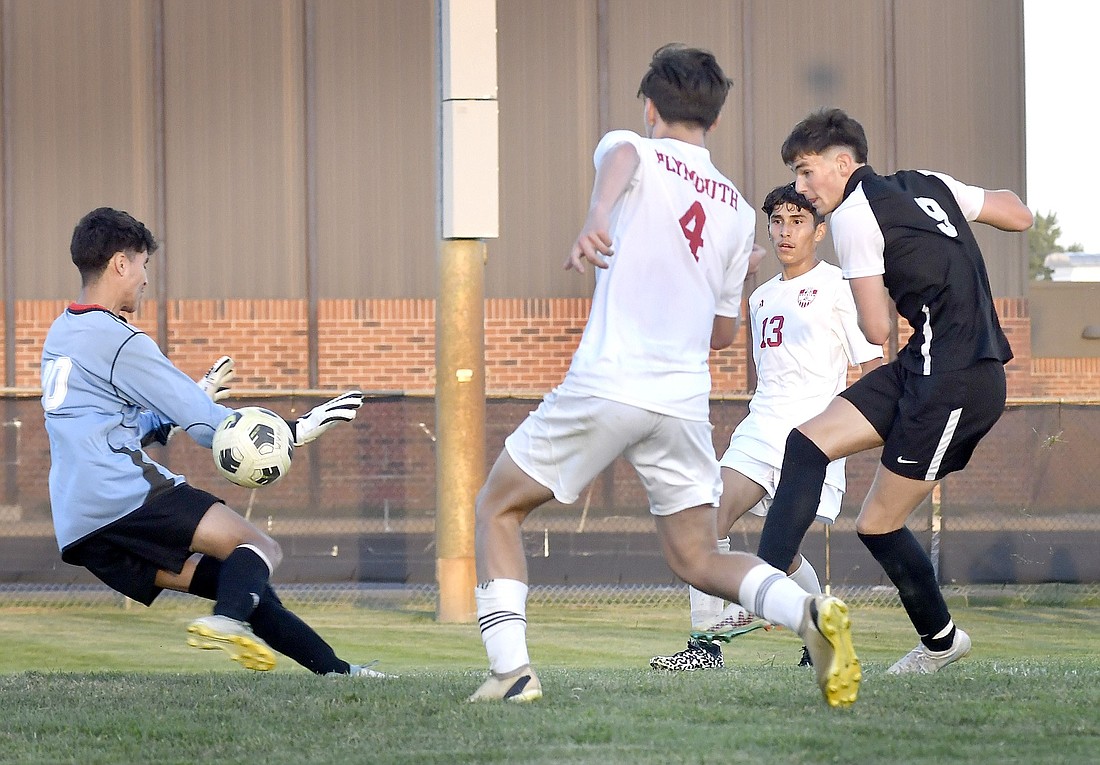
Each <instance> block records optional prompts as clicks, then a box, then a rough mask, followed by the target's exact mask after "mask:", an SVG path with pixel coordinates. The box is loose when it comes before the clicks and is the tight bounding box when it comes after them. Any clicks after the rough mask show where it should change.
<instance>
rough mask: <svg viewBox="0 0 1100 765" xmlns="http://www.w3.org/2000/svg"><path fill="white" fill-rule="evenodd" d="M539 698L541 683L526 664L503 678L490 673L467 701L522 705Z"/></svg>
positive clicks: (540, 696) (540, 695)
mask: <svg viewBox="0 0 1100 765" xmlns="http://www.w3.org/2000/svg"><path fill="white" fill-rule="evenodd" d="M541 698H542V683H540V682H539V678H538V676H537V675H536V674H535V670H533V669H531V665H530V664H528V665H526V666H523V667H520V668H519V669H517V670H516V671H515V672H510V673H508V675H506V676H504V677H501V676H499V675H496V674H492V673H490V674H489V677H488V678H486V680H485V682H484V683H482V684H481V687H480V688H478V689H477V690H476V691H474V693H473V695H472V696H470V698H468V699H467V701H510V702H512V703H513V704H524V703H527V702H529V701H537V700H538V699H541Z"/></svg>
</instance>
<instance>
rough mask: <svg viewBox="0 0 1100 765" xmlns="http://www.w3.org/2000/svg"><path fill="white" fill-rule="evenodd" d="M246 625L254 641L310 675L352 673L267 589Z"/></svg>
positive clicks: (348, 667) (326, 645)
mask: <svg viewBox="0 0 1100 765" xmlns="http://www.w3.org/2000/svg"><path fill="white" fill-rule="evenodd" d="M249 622H250V623H251V624H252V630H253V632H255V633H256V636H257V637H259V638H261V639H262V640H264V641H265V642H266V643H267V644H268V645H269V646H271V647H272V648H274V649H275V650H276V651H278V652H279V653H281V654H284V655H286V656H289V657H290V658H291V659H294V661H296V662H298V663H299V664H301V665H302V666H303V667H305V668H306V669H308V670H309V671H310V672H315V673H316V674H318V675H326V674H328V673H329V672H336V673H338V674H341V675H346V674H347V673H348V671H349V670H350V669H351V666H350V665H349V664H348V663H347V662H346V661H344V660H343V659H340V658H339V657H338V656H337V655H336V652H335V651H333V650H332V646H330V645H329V644H328V643H327V642H325V640H324V638H322V637H321V636H320V635H318V634H317V632H316V631H315V630H314V629H313V628H312V627H310V626H309V625H308V624H306V623H305V622H304V621H302V620H301V619H300V618H299V617H298V616H297V615H296V614H295V613H294V612H292V611H290V610H289V609H288V608H287V607H286V606H284V605H283V602H282V601H281V600H279V596H278V595H276V594H275V590H273V589H271V586H270V585H268V587H267V588H266V589H265V590H264V593H263V595H262V596H261V597H260V605H258V606H256V610H255V611H253V612H252V616H251V617H250V618H249Z"/></svg>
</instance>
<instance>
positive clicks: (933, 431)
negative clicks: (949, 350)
mask: <svg viewBox="0 0 1100 765" xmlns="http://www.w3.org/2000/svg"><path fill="white" fill-rule="evenodd" d="M1006 393H1007V391H1006V388H1005V369H1004V364H1002V363H1001V362H1000V361H997V360H995V359H985V360H983V361H979V362H978V363H977V364H974V365H972V366H970V367H967V368H966V369H960V370H957V371H954V372H938V373H936V374H932V375H920V374H917V373H915V372H911V371H909V370H908V369H906V368H905V367H903V366H902V365H901V364H899V363H898V362H897V361H892V362H890V363H889V364H885V365H883V366H881V367H878V368H877V369H874V370H872V371H871V372H869V373H868V374H866V375H864V376H863V377H861V378H860V379H859V380H857V381H856V382H855V383H853V384H852V385H851V387H849V388H848V389H847V390H844V391H842V392H841V393H840V395H841V396H843V397H844V398H845V399H847V400H848V401H850V402H851V403H852V404H853V405H854V406H855V408H856V409H858V410H859V411H860V413H862V414H863V416H864V417H866V418H867V421H868V422H870V423H871V425H872V426H873V427H874V429H875V430H876V431H877V432H878V434H879V435H880V436H881V437H882V440H883V442H884V445H883V448H882V466H883V467H885V468H886V469H887V470H889V471H890V472H892V473H897V474H898V475H900V476H903V477H905V478H913V479H916V480H918V481H937V480H939V479H940V478H943V477H944V476H945V475H947V474H948V473H954V472H955V471H958V470H962V469H963V468H964V467H966V463H967V462H969V461H970V456H971V455H972V454H973V453H974V448H975V447H976V446H977V445H978V442H979V441H980V440H981V439H982V437H983V436H984V435H985V434H986V433H988V432H989V430H990V429H991V428H992V427H993V425H994V424H995V423H996V422H997V420H998V419H999V418H1000V416H1001V412H1003V411H1004V408H1005V397H1006Z"/></svg>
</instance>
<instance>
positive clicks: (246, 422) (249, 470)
mask: <svg viewBox="0 0 1100 765" xmlns="http://www.w3.org/2000/svg"><path fill="white" fill-rule="evenodd" d="M212 450H213V452H214V467H216V468H217V469H218V472H219V473H221V474H222V475H223V476H225V477H226V478H228V479H229V480H230V481H232V482H233V483H235V484H237V485H238V486H244V487H246V488H249V489H258V488H259V487H261V486H269V485H271V484H273V483H275V481H277V480H279V479H280V478H282V477H283V476H284V475H286V474H287V472H288V471H289V470H290V460H291V458H292V457H293V456H294V437H293V435H292V434H291V432H290V426H289V425H287V424H286V420H284V419H283V418H282V417H280V416H279V415H277V414H275V413H274V412H272V411H271V410H269V409H264V408H262V407H258V406H246V407H243V408H241V409H238V410H236V411H235V412H233V414H231V415H229V416H228V417H226V418H225V420H224V421H223V422H222V424H221V425H219V426H218V429H217V430H216V431H215V432H214V443H213V445H212Z"/></svg>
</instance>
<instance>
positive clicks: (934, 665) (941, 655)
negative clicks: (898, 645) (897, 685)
mask: <svg viewBox="0 0 1100 765" xmlns="http://www.w3.org/2000/svg"><path fill="white" fill-rule="evenodd" d="M970 646H971V642H970V636H969V635H967V634H966V633H965V632H963V631H962V630H961V629H959V628H958V627H956V628H955V640H954V642H952V644H951V647H950V648H948V649H947V650H946V651H929V650H928V648H927V647H926V646H925V645H924V643H917V647H916V648H914V649H913V650H912V651H910V652H909V653H907V654H905V655H904V656H902V657H901V658H900V659H898V660H897V661H896V662H895V663H894V666H892V667H890V669H888V670H886V674H888V675H931V674H932V673H933V672H939V671H940V670H941V669H943V668H944V667H946V666H947V665H948V664H951V663H953V662H956V661H958V660H959V659H961V658H963V657H964V656H966V655H967V654H968V653H970Z"/></svg>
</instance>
